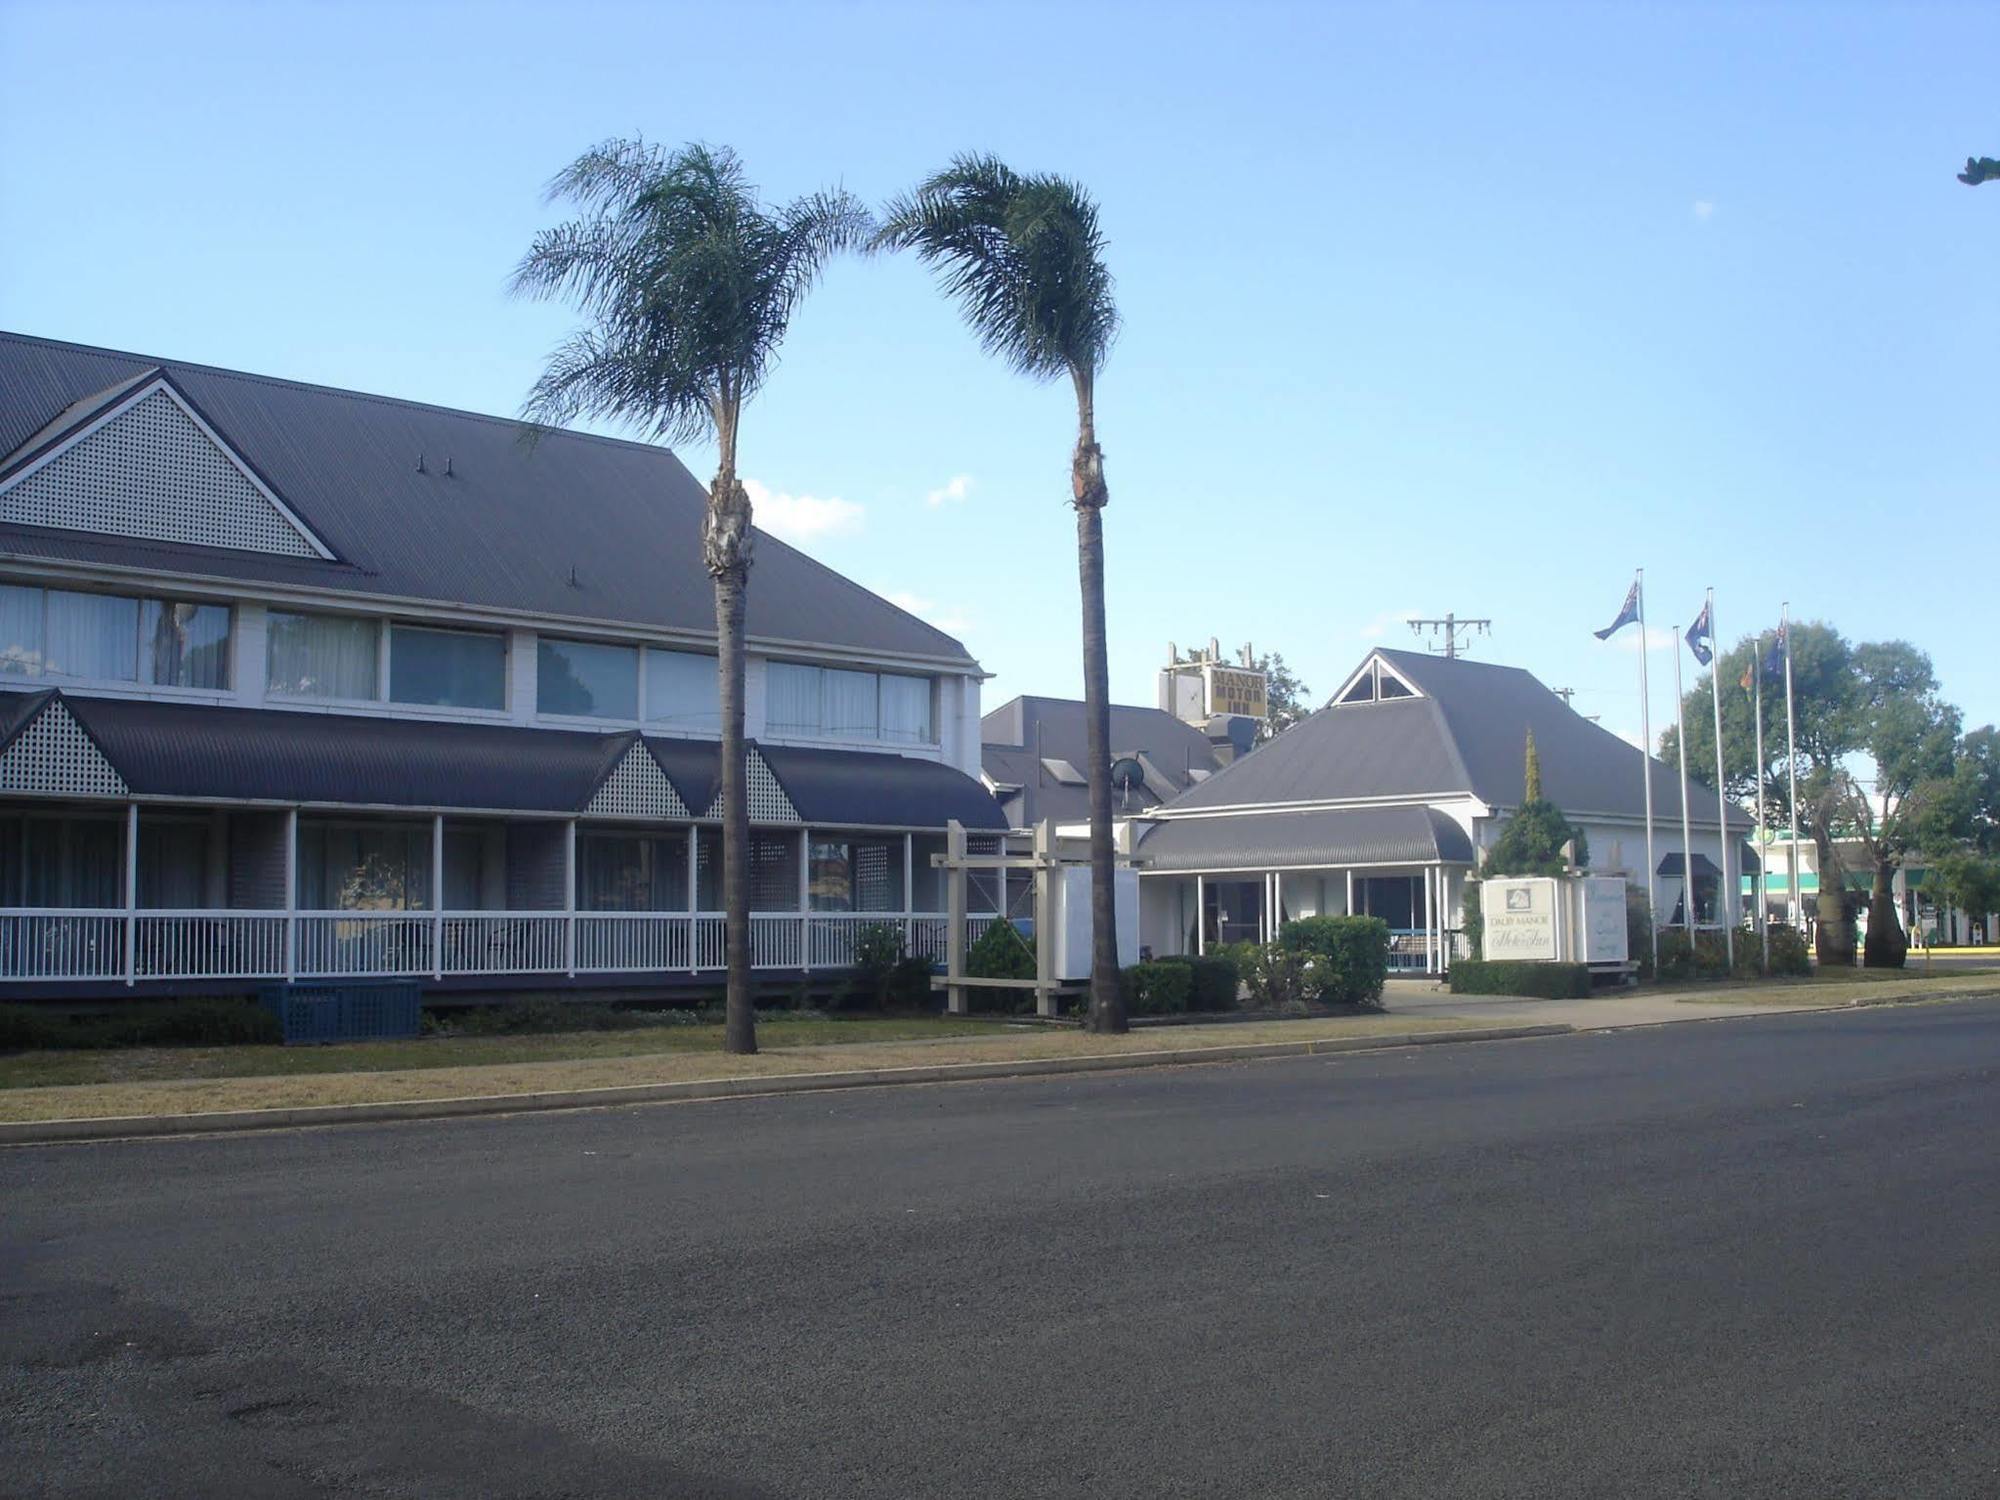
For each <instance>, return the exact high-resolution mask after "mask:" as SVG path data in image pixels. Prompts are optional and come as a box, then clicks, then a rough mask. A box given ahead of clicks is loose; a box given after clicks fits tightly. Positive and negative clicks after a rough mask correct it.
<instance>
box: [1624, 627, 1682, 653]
mask: <svg viewBox="0 0 2000 1500" xmlns="http://www.w3.org/2000/svg"><path fill="white" fill-rule="evenodd" d="M1679 639H1680V636H1679V635H1678V634H1677V633H1676V632H1675V631H1674V629H1673V627H1672V626H1669V625H1648V626H1647V627H1646V649H1647V650H1649V651H1670V650H1672V649H1673V645H1674V642H1675V641H1677V640H1679ZM1611 644H1612V645H1614V646H1616V647H1617V648H1618V649H1619V650H1620V651H1637V650H1638V649H1639V632H1638V631H1636V630H1621V631H1619V632H1618V634H1616V635H1614V636H1613V637H1611Z"/></svg>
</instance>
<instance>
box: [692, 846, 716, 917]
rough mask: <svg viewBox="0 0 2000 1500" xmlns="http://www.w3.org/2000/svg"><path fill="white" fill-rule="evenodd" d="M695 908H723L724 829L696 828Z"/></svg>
mask: <svg viewBox="0 0 2000 1500" xmlns="http://www.w3.org/2000/svg"><path fill="white" fill-rule="evenodd" d="M695 834H696V837H697V839H698V842H697V843H696V845H695V877H694V878H695V887H694V889H695V901H694V904H695V910H697V911H721V910H722V830H721V829H720V828H700V829H696V830H695Z"/></svg>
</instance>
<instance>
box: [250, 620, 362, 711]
mask: <svg viewBox="0 0 2000 1500" xmlns="http://www.w3.org/2000/svg"><path fill="white" fill-rule="evenodd" d="M380 641H381V626H380V624H379V623H377V622H376V621H374V620H357V619H353V618H351V617H349V616H346V615H291V614H282V613H280V612H279V611H277V610H273V611H272V612H271V625H270V671H269V673H268V674H267V675H266V679H265V681H266V685H267V686H268V687H269V688H270V690H271V691H272V692H274V693H291V694H294V695H296V696H298V697H301V698H379V697H380V696H381V693H380V692H379V691H378V673H379V668H380V661H379V659H378V658H379V654H380Z"/></svg>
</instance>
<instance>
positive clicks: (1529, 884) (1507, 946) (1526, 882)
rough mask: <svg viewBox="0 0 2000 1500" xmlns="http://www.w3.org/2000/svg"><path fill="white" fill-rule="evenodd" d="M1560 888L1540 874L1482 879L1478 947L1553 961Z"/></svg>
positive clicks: (1491, 954)
mask: <svg viewBox="0 0 2000 1500" xmlns="http://www.w3.org/2000/svg"><path fill="white" fill-rule="evenodd" d="M1560 889H1561V886H1560V883H1559V882H1557V881H1556V880H1554V879H1552V878H1550V877H1548V876H1542V875H1535V876H1510V877H1507V878H1504V879H1496V880H1488V881H1485V882H1483V883H1482V884H1481V885H1480V888H1479V919H1480V922H1481V923H1482V924H1483V926H1484V929H1485V935H1484V937H1483V938H1482V939H1481V946H1482V948H1483V950H1484V952H1485V954H1486V956H1487V957H1488V958H1495V959H1544V960H1548V961H1550V962H1553V961H1554V960H1555V959H1556V958H1557V956H1558V949H1557V946H1556V944H1557V941H1558V939H1557V936H1556V929H1557V925H1558V924H1559V923H1560V922H1561V920H1562V917H1561V913H1560V910H1559V907H1558V902H1557V893H1558V891H1559V890H1560ZM1620 920H1621V922H1622V920H1623V918H1622V916H1621V918H1620ZM1620 930H1621V931H1622V930H1623V929H1622V928H1621V929H1620Z"/></svg>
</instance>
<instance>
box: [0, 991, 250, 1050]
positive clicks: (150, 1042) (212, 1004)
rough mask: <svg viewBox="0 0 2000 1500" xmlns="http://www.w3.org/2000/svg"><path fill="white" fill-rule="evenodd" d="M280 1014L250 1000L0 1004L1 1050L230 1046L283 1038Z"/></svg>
mask: <svg viewBox="0 0 2000 1500" xmlns="http://www.w3.org/2000/svg"><path fill="white" fill-rule="evenodd" d="M281 1039H282V1037H281V1034H280V1031H279V1027H278V1018H277V1017H276V1016H274V1015H272V1014H271V1013H270V1012H269V1011H268V1010H266V1009H265V1008H264V1007H263V1006H262V1005H260V1004H258V1003H257V1002H256V1001H254V1000H247V999H245V1000H224V999H198V1000H140V1001H135V1002H133V1003H131V1004H129V1005H122V1006H120V1007H118V1008H117V1009H116V1010H109V1011H94V1012H66V1011H59V1010H51V1009H47V1008H43V1007H38V1006H32V1005H0V1051H8V1052H21V1051H27V1050H29V1049H31V1048H44V1047H48V1048H92V1049H96V1048H106V1047H233V1046H242V1045H246V1044H251V1043H268V1042H276V1041H279V1040H281Z"/></svg>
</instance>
